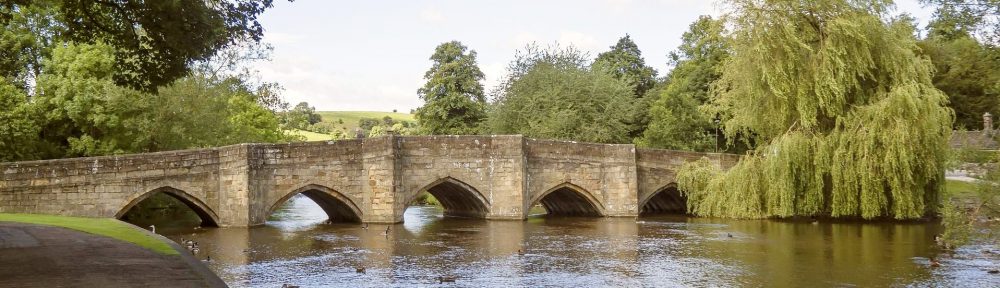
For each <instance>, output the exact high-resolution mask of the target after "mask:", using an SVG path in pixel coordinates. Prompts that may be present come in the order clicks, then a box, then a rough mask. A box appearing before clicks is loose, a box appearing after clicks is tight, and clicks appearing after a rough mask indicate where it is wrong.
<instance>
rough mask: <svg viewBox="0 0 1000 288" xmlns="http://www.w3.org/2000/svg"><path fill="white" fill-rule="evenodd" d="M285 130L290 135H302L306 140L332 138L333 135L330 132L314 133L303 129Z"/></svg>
mask: <svg viewBox="0 0 1000 288" xmlns="http://www.w3.org/2000/svg"><path fill="white" fill-rule="evenodd" d="M287 132H288V133H289V134H292V135H299V136H303V137H305V138H306V141H324V140H333V135H330V134H323V133H316V132H311V131H305V130H288V131H287Z"/></svg>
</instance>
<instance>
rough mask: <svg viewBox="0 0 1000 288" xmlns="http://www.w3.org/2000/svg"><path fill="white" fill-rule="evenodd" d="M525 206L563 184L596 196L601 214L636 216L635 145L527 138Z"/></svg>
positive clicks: (535, 201) (596, 204) (593, 196)
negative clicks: (527, 200)
mask: <svg viewBox="0 0 1000 288" xmlns="http://www.w3.org/2000/svg"><path fill="white" fill-rule="evenodd" d="M525 147H526V148H525V150H526V151H527V153H526V154H527V173H526V174H527V175H528V181H527V189H528V190H527V196H526V197H525V198H527V199H529V202H527V203H526V206H525V209H527V208H528V207H530V206H531V205H534V204H535V203H537V202H538V201H539V200H540V199H541V198H542V197H544V196H545V195H544V194H545V193H547V192H552V190H553V189H554V188H557V187H559V186H560V185H563V184H570V185H572V186H575V187H579V190H583V191H577V192H579V193H581V194H585V195H590V196H592V198H595V199H597V201H598V202H599V203H592V204H595V206H597V207H598V208H599V209H603V211H602V213H603V214H604V215H605V216H636V215H638V206H637V204H636V198H635V191H636V189H637V187H638V184H637V183H636V182H637V180H636V166H635V156H634V155H635V146H633V145H631V144H596V143H578V142H571V141H551V140H534V139H529V140H527V141H526V142H525Z"/></svg>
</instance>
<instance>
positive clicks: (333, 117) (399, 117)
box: [316, 111, 416, 135]
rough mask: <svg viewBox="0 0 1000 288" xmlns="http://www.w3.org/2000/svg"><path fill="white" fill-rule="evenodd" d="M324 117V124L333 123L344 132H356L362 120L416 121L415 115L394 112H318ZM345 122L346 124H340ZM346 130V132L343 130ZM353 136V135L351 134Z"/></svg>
mask: <svg viewBox="0 0 1000 288" xmlns="http://www.w3.org/2000/svg"><path fill="white" fill-rule="evenodd" d="M316 114H319V115H320V116H321V117H323V122H330V123H333V124H334V125H335V126H336V127H337V129H342V131H346V132H350V133H353V132H354V128H357V127H358V121H359V120H361V118H375V119H382V117H385V116H389V117H392V119H394V120H396V121H416V120H415V119H414V118H413V114H406V113H393V112H376V111H316ZM338 120H343V122H344V124H340V121H338ZM344 128H346V130H343V129H344ZM351 135H353V134H351Z"/></svg>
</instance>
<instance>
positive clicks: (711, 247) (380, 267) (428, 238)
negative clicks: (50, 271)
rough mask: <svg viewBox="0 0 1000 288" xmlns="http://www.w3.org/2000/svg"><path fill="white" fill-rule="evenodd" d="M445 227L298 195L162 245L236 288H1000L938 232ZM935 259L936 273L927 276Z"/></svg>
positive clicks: (622, 224)
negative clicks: (330, 218) (268, 210)
mask: <svg viewBox="0 0 1000 288" xmlns="http://www.w3.org/2000/svg"><path fill="white" fill-rule="evenodd" d="M441 215H442V211H441V209H440V208H437V207H432V206H416V207H411V208H410V209H408V210H407V211H406V214H405V215H404V217H403V218H404V221H405V222H404V223H402V224H396V225H374V224H373V225H370V226H368V229H364V228H362V227H363V226H362V225H358V224H323V219H324V218H325V215H324V214H323V211H322V209H320V208H319V207H318V206H316V205H315V204H313V203H312V202H311V201H310V200H308V199H307V198H304V197H296V198H293V199H292V200H290V201H288V203H287V204H286V205H285V206H284V207H282V208H281V209H279V210H278V211H277V212H276V213H275V215H273V217H272V218H271V219H270V220H269V222H268V224H267V225H264V226H261V227H254V228H250V229H244V228H213V229H199V230H194V229H174V230H167V231H165V233H167V234H168V235H169V236H170V237H171V238H173V239H175V240H179V239H180V238H181V237H185V238H187V239H195V240H196V241H199V242H200V243H201V247H202V252H201V254H202V255H199V257H201V258H204V257H205V256H206V255H205V254H208V255H210V256H211V257H212V259H214V261H213V262H210V263H209V265H210V267H211V268H212V269H213V270H215V271H216V272H217V273H219V274H220V276H221V277H222V278H223V280H225V281H226V282H227V283H229V284H230V285H232V286H255V287H260V286H270V287H280V286H281V285H282V284H284V283H290V284H295V285H301V286H303V287H307V286H350V287H386V286H415V285H419V286H428V285H438V281H437V280H436V278H437V277H438V276H443V275H446V276H455V277H457V281H456V283H444V284H443V285H445V286H490V287H496V286H563V287H566V286H581V287H596V286H616V287H622V286H625V287H636V286H658V287H691V286H697V287H705V286H709V287H718V286H726V287H731V286H748V287H804V286H805V287H816V286H834V287H839V286H859V287H885V286H917V287H940V286H945V287H963V286H964V287H998V286H1000V277H998V276H995V275H992V274H987V273H986V272H985V270H984V269H986V268H988V267H996V266H997V263H1000V261H998V259H997V257H995V255H996V254H982V253H980V252H981V250H982V249H983V247H978V246H970V247H967V248H965V249H964V250H960V251H959V253H958V254H957V255H955V256H954V257H946V255H938V254H939V251H937V250H935V249H934V248H933V245H932V241H933V237H934V236H933V235H935V234H936V233H938V232H939V230H940V228H939V227H938V226H937V225H936V224H932V223H906V224H859V223H821V224H811V223H793V222H780V221H740V220H726V219H707V218H688V217H669V216H663V217H643V218H640V219H639V221H636V220H635V219H631V218H546V217H539V216H533V217H531V218H529V219H528V220H527V221H486V220H479V219H459V218H444V217H442V216H441ZM386 227H390V230H389V233H388V235H386V234H385V233H384V231H385V228H386ZM931 256H938V257H944V258H943V259H945V260H942V263H943V264H944V266H943V267H941V268H936V269H935V268H929V267H928V266H927V265H926V263H927V261H926V259H927V258H928V257H931ZM359 268H364V272H365V273H358V272H357V270H358V269H359Z"/></svg>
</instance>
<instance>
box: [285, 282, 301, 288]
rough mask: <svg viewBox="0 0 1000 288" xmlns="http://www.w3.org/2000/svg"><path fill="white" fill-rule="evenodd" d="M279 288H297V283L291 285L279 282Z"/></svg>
mask: <svg viewBox="0 0 1000 288" xmlns="http://www.w3.org/2000/svg"><path fill="white" fill-rule="evenodd" d="M281 288H299V286H298V285H292V284H288V283H285V284H281Z"/></svg>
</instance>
